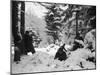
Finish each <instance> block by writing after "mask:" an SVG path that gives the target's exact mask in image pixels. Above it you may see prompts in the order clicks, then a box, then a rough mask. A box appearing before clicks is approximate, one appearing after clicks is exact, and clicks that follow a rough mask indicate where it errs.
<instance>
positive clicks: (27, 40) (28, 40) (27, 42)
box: [24, 31, 35, 53]
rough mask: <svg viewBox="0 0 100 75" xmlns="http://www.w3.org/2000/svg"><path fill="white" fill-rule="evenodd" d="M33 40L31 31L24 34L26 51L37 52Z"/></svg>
mask: <svg viewBox="0 0 100 75" xmlns="http://www.w3.org/2000/svg"><path fill="white" fill-rule="evenodd" d="M32 42H33V39H32V36H31V33H30V32H29V31H26V32H25V36H24V43H25V48H26V52H32V53H35V49H34V46H33V44H32Z"/></svg>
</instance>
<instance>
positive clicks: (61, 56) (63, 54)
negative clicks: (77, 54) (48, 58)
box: [54, 44, 67, 61]
mask: <svg viewBox="0 0 100 75" xmlns="http://www.w3.org/2000/svg"><path fill="white" fill-rule="evenodd" d="M64 46H65V44H63V45H62V46H61V47H60V48H59V49H58V51H57V53H56V55H55V57H54V59H58V60H60V61H62V60H66V59H67V55H66V52H65V50H66V49H65V48H64Z"/></svg>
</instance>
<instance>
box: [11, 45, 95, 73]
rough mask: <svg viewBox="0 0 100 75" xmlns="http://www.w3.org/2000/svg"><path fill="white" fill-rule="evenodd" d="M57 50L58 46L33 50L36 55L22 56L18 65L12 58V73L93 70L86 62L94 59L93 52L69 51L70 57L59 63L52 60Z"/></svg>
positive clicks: (90, 62)
mask: <svg viewBox="0 0 100 75" xmlns="http://www.w3.org/2000/svg"><path fill="white" fill-rule="evenodd" d="M58 48H59V46H57V45H54V44H51V45H49V46H48V47H46V48H35V49H36V53H35V54H31V53H28V55H24V56H22V57H21V61H20V62H19V64H16V63H15V62H14V61H13V56H12V73H30V72H31V73H34V72H47V71H63V70H80V69H81V70H82V69H95V63H94V62H92V61H89V60H87V59H88V58H92V57H94V58H95V52H91V51H90V50H89V49H85V48H82V49H81V48H80V49H77V50H75V51H70V55H69V56H68V58H67V59H66V60H65V61H59V60H57V59H56V60H54V56H55V53H56V52H57V50H58ZM67 48H71V46H68V47H67V45H66V49H67ZM66 54H67V53H66Z"/></svg>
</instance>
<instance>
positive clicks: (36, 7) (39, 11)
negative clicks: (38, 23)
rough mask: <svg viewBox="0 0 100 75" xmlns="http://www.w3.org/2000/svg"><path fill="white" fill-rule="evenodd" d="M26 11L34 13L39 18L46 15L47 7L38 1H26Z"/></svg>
mask: <svg viewBox="0 0 100 75" xmlns="http://www.w3.org/2000/svg"><path fill="white" fill-rule="evenodd" d="M25 12H26V13H31V14H34V15H36V16H37V17H38V18H42V17H43V16H44V15H45V14H44V12H47V9H46V8H45V7H43V6H41V5H40V4H38V3H32V2H26V3H25Z"/></svg>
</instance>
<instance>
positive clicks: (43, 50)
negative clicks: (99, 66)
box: [11, 1, 96, 74]
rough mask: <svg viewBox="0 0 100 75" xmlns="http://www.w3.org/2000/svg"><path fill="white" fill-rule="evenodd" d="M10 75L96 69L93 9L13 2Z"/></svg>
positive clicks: (94, 14) (77, 6) (79, 6)
mask: <svg viewBox="0 0 100 75" xmlns="http://www.w3.org/2000/svg"><path fill="white" fill-rule="evenodd" d="M11 8H12V10H11V12H12V17H11V18H12V26H11V27H12V29H11V30H12V39H11V49H12V50H11V65H12V66H11V68H12V69H11V71H12V73H13V74H17V73H36V72H55V71H57V72H58V71H68V70H69V71H73V70H90V69H96V6H92V5H77V4H65V3H49V2H24V1H12V5H11Z"/></svg>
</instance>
